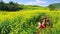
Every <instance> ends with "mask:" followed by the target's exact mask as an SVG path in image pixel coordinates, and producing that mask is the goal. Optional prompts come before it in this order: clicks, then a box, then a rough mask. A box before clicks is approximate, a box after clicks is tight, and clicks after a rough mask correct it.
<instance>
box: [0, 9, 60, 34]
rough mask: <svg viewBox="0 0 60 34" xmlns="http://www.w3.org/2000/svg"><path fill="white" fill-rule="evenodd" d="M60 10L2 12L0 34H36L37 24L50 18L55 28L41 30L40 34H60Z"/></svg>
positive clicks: (0, 15)
mask: <svg viewBox="0 0 60 34" xmlns="http://www.w3.org/2000/svg"><path fill="white" fill-rule="evenodd" d="M59 11H60V10H58V11H50V10H21V11H16V12H6V11H4V12H0V34H35V33H34V32H35V31H38V29H37V22H39V20H41V19H42V18H44V17H46V16H49V17H50V20H51V23H53V28H49V27H47V28H45V29H42V30H40V31H39V32H40V34H60V12H59Z"/></svg>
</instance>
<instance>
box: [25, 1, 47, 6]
mask: <svg viewBox="0 0 60 34" xmlns="http://www.w3.org/2000/svg"><path fill="white" fill-rule="evenodd" d="M45 4H47V1H43V0H36V1H34V2H27V3H26V4H25V5H45Z"/></svg>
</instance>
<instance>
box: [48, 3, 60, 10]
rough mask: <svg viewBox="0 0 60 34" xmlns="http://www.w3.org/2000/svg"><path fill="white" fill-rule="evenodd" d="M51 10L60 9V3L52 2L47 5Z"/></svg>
mask: <svg viewBox="0 0 60 34" xmlns="http://www.w3.org/2000/svg"><path fill="white" fill-rule="evenodd" d="M48 7H49V8H50V9H51V10H60V3H53V4H50V5H49V6H48Z"/></svg>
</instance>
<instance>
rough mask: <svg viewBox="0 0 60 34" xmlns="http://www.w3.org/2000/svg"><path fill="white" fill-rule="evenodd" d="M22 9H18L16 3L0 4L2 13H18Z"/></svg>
mask: <svg viewBox="0 0 60 34" xmlns="http://www.w3.org/2000/svg"><path fill="white" fill-rule="evenodd" d="M22 9H23V8H22V7H20V5H19V4H18V3H14V2H13V1H10V2H9V3H4V2H0V10H3V11H18V10H22Z"/></svg>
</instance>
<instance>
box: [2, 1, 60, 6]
mask: <svg viewBox="0 0 60 34" xmlns="http://www.w3.org/2000/svg"><path fill="white" fill-rule="evenodd" d="M3 1H4V2H6V3H8V2H10V1H13V2H17V3H19V4H24V5H39V6H48V5H49V4H52V3H60V0H3Z"/></svg>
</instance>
